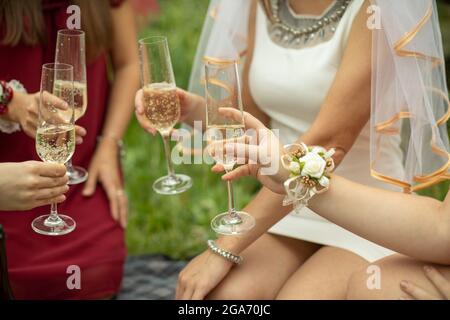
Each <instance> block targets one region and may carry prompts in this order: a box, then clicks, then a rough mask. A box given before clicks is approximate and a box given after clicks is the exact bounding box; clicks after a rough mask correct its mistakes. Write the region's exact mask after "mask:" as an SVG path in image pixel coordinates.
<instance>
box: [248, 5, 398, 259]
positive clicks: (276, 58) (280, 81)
mask: <svg viewBox="0 0 450 320" xmlns="http://www.w3.org/2000/svg"><path fill="white" fill-rule="evenodd" d="M362 4H363V0H354V1H352V2H351V3H350V4H349V6H348V8H347V10H346V12H345V14H344V15H343V17H342V18H341V21H340V22H339V24H338V26H337V28H336V31H335V34H334V35H333V37H332V38H331V39H330V40H328V41H326V42H323V43H321V44H318V45H316V46H314V47H309V48H304V49H286V48H283V47H281V46H279V45H278V44H276V43H274V42H273V41H272V40H271V39H270V37H269V34H268V30H267V17H266V15H265V13H264V11H263V9H262V8H261V6H260V5H258V8H257V14H256V33H255V47H254V54H253V60H252V63H251V66H250V71H249V86H250V92H251V94H252V96H253V99H254V100H255V102H256V103H257V105H258V106H259V107H260V108H261V110H263V111H264V112H265V113H267V114H268V115H269V116H270V118H271V124H272V128H273V129H278V130H279V135H280V139H281V141H282V142H283V143H285V144H286V143H292V142H294V141H295V140H297V139H298V137H299V136H301V135H302V134H303V133H305V132H306V131H307V130H308V129H309V127H310V126H311V124H312V123H313V121H314V119H315V118H316V116H317V114H318V112H319V109H320V107H321V105H322V103H323V101H324V99H325V97H326V95H327V93H328V91H329V89H330V86H331V84H332V82H333V80H334V77H335V75H336V72H337V69H338V67H339V65H340V61H341V59H342V56H343V53H344V50H345V48H346V44H347V39H348V36H349V33H350V29H351V26H352V22H353V20H354V18H355V16H356V15H357V13H358V12H359V10H360V8H361V6H362ZM367 107H368V108H369V106H367ZM342 108H345V106H342ZM369 140H370V127H369V124H367V125H366V126H365V127H364V129H363V130H362V132H361V133H360V136H359V137H358V138H357V140H356V141H355V143H354V145H353V147H352V149H351V150H350V151H349V152H348V154H347V155H346V157H345V159H344V160H343V161H342V163H341V164H340V165H339V167H338V168H337V170H336V173H337V174H339V175H340V176H343V177H345V178H348V179H350V180H352V181H355V182H358V183H361V184H365V185H370V186H374V187H380V188H389V187H388V186H387V185H386V184H384V183H382V182H379V181H377V180H375V179H374V178H372V177H371V176H370V169H369V162H370V154H369V152H370V151H369ZM384 152H386V153H387V158H385V159H389V160H390V161H387V162H386V168H385V170H384V171H383V172H391V173H392V176H398V174H395V172H401V171H402V170H403V166H402V153H401V150H400V147H399V145H392V148H391V150H384ZM348 192H350V193H351V192H352V191H351V190H348ZM270 232H271V233H274V234H278V235H283V236H287V237H293V238H297V239H302V240H305V241H309V242H314V243H318V244H322V245H328V246H334V247H339V248H343V249H347V250H349V251H352V252H354V253H356V254H358V255H359V256H361V257H363V258H365V259H366V260H368V261H374V260H378V259H380V258H383V257H385V256H387V255H390V254H392V253H393V252H392V251H391V250H388V249H386V248H383V247H381V246H379V245H376V244H374V243H372V242H370V241H367V240H365V239H363V238H361V237H359V236H357V235H355V234H353V233H351V232H349V231H347V230H345V229H343V228H341V227H339V226H337V225H336V224H333V223H331V222H329V221H328V220H325V219H324V218H322V217H320V216H318V215H317V214H315V213H314V212H313V211H311V210H310V209H308V208H304V209H302V211H301V213H300V214H293V213H292V214H290V215H288V216H286V217H285V218H283V219H282V220H281V221H280V222H279V223H278V224H276V225H275V226H274V227H272V228H271V230H270Z"/></svg>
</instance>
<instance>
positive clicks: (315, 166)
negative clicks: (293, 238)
mask: <svg viewBox="0 0 450 320" xmlns="http://www.w3.org/2000/svg"><path fill="white" fill-rule="evenodd" d="M284 150H285V154H284V155H283V156H282V157H281V163H282V164H283V167H284V168H285V169H286V170H288V171H289V173H290V175H289V179H287V180H286V181H285V182H284V188H285V190H286V197H285V198H284V200H283V205H285V206H287V205H291V204H292V205H293V206H294V210H295V211H296V212H298V210H300V209H301V208H303V207H305V206H307V205H308V201H309V200H310V199H311V198H312V197H314V196H315V195H316V194H319V193H323V192H325V191H327V190H328V186H329V184H330V178H331V172H332V171H333V170H334V161H333V158H332V156H333V154H334V152H335V149H330V150H328V151H327V150H326V149H325V148H322V147H318V146H313V147H308V146H307V145H305V144H304V143H300V144H290V145H286V146H284Z"/></svg>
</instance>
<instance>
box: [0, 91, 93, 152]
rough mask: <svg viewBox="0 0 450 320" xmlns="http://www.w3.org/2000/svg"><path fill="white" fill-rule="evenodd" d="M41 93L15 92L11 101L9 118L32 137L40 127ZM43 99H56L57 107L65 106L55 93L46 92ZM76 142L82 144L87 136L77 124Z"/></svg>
mask: <svg viewBox="0 0 450 320" xmlns="http://www.w3.org/2000/svg"><path fill="white" fill-rule="evenodd" d="M39 98H40V93H39V92H36V93H31V94H30V93H23V92H17V91H15V92H14V98H13V99H12V101H11V104H10V106H9V112H8V120H11V121H13V122H16V123H18V124H20V127H21V128H22V130H23V131H24V132H25V134H26V135H27V136H29V137H30V138H33V139H34V138H35V137H36V129H37V127H38V106H39ZM43 99H44V100H45V99H56V100H55V101H54V102H55V107H58V106H59V107H60V108H65V106H64V101H63V100H58V98H57V97H55V96H53V95H48V94H44V96H43ZM75 134H76V143H77V144H82V143H83V137H84V136H86V134H87V132H86V129H84V128H83V127H80V126H75Z"/></svg>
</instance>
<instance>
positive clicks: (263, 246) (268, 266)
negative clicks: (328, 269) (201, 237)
mask: <svg viewBox="0 0 450 320" xmlns="http://www.w3.org/2000/svg"><path fill="white" fill-rule="evenodd" d="M319 248H320V246H319V245H317V244H314V243H309V242H305V241H301V240H297V239H293V238H286V237H281V236H276V235H272V234H265V235H263V236H261V238H259V239H258V240H256V241H255V242H254V243H253V244H252V245H251V246H250V247H248V248H247V249H246V250H245V251H244V252H243V253H242V256H243V257H244V259H245V263H243V264H242V265H241V266H239V267H237V268H233V269H232V270H231V272H230V273H229V274H228V276H227V277H226V278H225V279H224V280H223V281H222V282H221V283H220V284H219V285H218V286H217V287H216V288H215V289H214V290H213V291H212V292H211V293H210V294H209V295H208V297H207V298H208V299H225V300H228V299H242V300H252V299H274V298H275V296H276V295H277V293H278V291H279V290H280V288H281V287H282V286H283V284H284V283H285V282H286V280H287V279H288V278H289V277H290V276H291V275H292V273H293V272H295V270H297V269H298V267H299V266H300V265H301V264H302V263H303V262H304V261H306V260H307V259H308V258H309V257H310V256H311V255H312V254H313V253H314V252H316V251H317V250H318V249H319Z"/></svg>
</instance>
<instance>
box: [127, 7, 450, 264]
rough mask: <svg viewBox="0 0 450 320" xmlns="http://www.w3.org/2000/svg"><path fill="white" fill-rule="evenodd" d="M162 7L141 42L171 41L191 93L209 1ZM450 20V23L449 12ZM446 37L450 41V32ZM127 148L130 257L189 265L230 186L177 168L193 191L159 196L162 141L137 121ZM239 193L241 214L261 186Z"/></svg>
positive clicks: (197, 169) (243, 185) (203, 169)
mask: <svg viewBox="0 0 450 320" xmlns="http://www.w3.org/2000/svg"><path fill="white" fill-rule="evenodd" d="M160 4H161V15H160V16H159V17H158V18H157V20H155V21H154V22H153V23H152V24H151V25H150V26H149V27H148V28H147V29H146V30H145V31H144V32H142V34H141V36H142V37H144V36H149V35H165V36H167V37H168V39H169V45H170V50H171V56H172V63H173V67H174V71H175V76H176V81H177V85H178V86H180V87H182V88H186V87H187V84H188V80H189V74H190V70H191V65H192V61H193V58H194V54H195V50H196V46H197V42H198V38H199V36H200V32H201V28H202V24H203V19H204V16H205V13H206V9H207V6H208V4H209V0H170V1H168V0H163V1H160ZM446 14H447V15H448V17H449V19H450V14H449V13H448V11H447V12H446ZM443 16H444V15H441V18H443ZM446 21H449V20H446ZM444 29H445V28H444ZM448 29H449V30H450V28H448ZM444 34H445V36H446V37H447V39H448V38H449V37H450V35H449V34H448V32H444ZM447 43H450V42H447ZM446 49H447V50H448V46H447V47H446ZM125 142H126V146H127V155H126V158H125V161H124V169H125V174H126V189H127V192H128V195H129V199H130V211H131V214H130V220H129V225H128V231H127V239H126V240H127V246H128V249H129V253H130V254H141V253H163V254H166V255H169V256H171V257H173V258H178V259H183V258H187V257H191V256H193V255H195V254H197V253H198V252H200V251H201V250H203V249H204V248H205V241H206V240H207V239H208V238H209V237H213V236H214V234H213V233H212V232H211V230H210V226H209V223H210V219H211V218H212V217H213V216H214V215H216V214H217V213H219V212H222V211H224V210H225V209H226V207H227V198H226V185H225V183H223V182H222V181H221V180H220V177H219V176H217V175H214V174H212V173H210V166H208V165H181V166H176V167H175V169H176V171H177V172H180V173H185V174H188V175H190V176H191V177H192V178H193V181H194V186H193V188H192V189H191V190H189V191H188V192H185V193H184V194H181V195H177V196H161V195H158V194H156V193H155V192H153V190H152V183H153V181H155V180H156V179H157V178H159V177H160V176H162V175H165V174H166V167H165V160H164V156H163V149H162V141H161V138H160V137H159V136H156V137H151V136H149V135H148V134H145V133H144V131H143V130H141V129H140V127H139V126H138V124H137V123H136V121H135V120H133V121H132V123H131V125H130V128H129V130H128V132H127V134H126V137H125ZM234 188H235V194H236V197H237V199H236V200H237V203H236V204H237V206H238V207H239V208H241V207H243V206H244V205H245V204H246V203H247V202H248V201H249V200H250V199H251V196H252V194H254V193H255V192H256V190H257V189H258V184H257V183H256V182H255V181H252V180H250V179H244V180H241V181H239V182H238V183H235V185H234ZM445 190H448V184H446V183H444V184H441V185H439V186H434V187H432V188H430V189H429V190H426V191H425V192H424V194H426V195H429V196H433V197H436V198H438V199H442V198H443V196H444V195H445V193H446V192H445Z"/></svg>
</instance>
